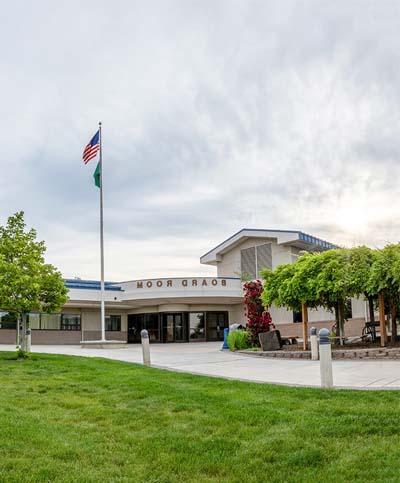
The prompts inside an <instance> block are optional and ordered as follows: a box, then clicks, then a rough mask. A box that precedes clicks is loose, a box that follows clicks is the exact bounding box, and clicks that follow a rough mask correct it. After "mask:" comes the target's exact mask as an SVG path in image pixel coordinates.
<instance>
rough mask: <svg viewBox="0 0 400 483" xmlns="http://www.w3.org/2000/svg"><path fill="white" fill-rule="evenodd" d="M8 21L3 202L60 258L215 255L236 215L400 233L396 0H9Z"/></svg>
mask: <svg viewBox="0 0 400 483" xmlns="http://www.w3.org/2000/svg"><path fill="white" fill-rule="evenodd" d="M5 20H6V21H5V24H4V28H3V29H2V31H1V32H0V40H1V42H2V45H6V46H7V48H6V49H5V51H4V55H3V56H2V60H1V64H2V65H1V67H2V68H1V72H2V76H1V77H0V92H1V94H2V117H1V119H0V128H1V132H2V145H1V148H0V167H1V170H2V174H3V176H2V177H1V178H0V201H1V207H2V208H1V220H2V221H4V220H5V218H6V217H7V216H8V215H9V214H10V213H12V212H15V211H17V210H19V209H24V210H25V211H26V217H27V221H28V223H29V224H30V225H33V226H35V227H37V229H38V232H39V235H40V236H41V237H42V238H44V239H45V240H46V241H47V244H48V247H49V252H48V256H49V260H50V261H52V262H53V263H55V264H56V265H57V266H59V267H60V269H61V270H62V271H63V273H64V274H65V275H68V276H71V275H79V276H81V277H88V278H97V277H98V272H99V269H98V236H97V235H98V190H97V189H96V188H95V187H94V185H93V179H92V173H93V171H94V169H95V162H94V161H93V162H91V163H90V164H89V165H88V166H83V164H82V163H81V160H80V158H81V152H82V149H83V147H84V145H85V144H86V143H87V142H88V140H89V138H90V136H91V135H92V134H93V133H94V131H95V130H96V126H97V121H98V120H100V119H101V120H102V121H103V126H104V176H105V180H104V188H105V230H106V242H107V244H106V247H107V253H106V272H107V278H109V279H115V280H122V279H133V278H139V277H143V276H151V275H154V276H161V275H165V276H171V275H183V274H184V275H189V274H190V273H192V274H197V273H198V274H206V273H212V271H213V268H212V267H206V266H201V265H200V264H199V256H200V255H202V254H203V253H204V252H206V251H208V250H209V249H210V248H212V247H213V246H214V245H216V244H217V243H219V242H221V241H222V240H223V239H225V238H226V237H228V236H229V235H230V234H232V233H233V232H235V231H237V230H238V229H240V228H242V227H254V228H281V229H301V230H303V231H305V232H309V233H312V234H313V235H315V236H320V237H322V238H325V239H328V240H329V241H332V242H335V243H339V244H343V245H352V244H356V243H367V244H369V245H371V246H381V245H382V244H384V243H387V242H390V241H398V238H399V237H398V235H397V233H398V229H397V222H396V221H395V220H396V219H397V218H398V213H397V210H396V205H397V202H396V200H397V198H398V195H399V185H398V182H397V180H398V178H399V176H398V175H399V174H400V173H399V170H400V163H399V154H400V149H399V141H398V140H399V139H400V118H399V114H398V113H399V112H400V110H399V101H400V97H399V93H398V85H399V81H400V78H399V77H400V73H399V70H398V68H397V66H398V65H399V61H400V59H399V56H400V48H399V47H400V45H399V44H400V40H399V38H398V23H399V20H400V8H399V6H398V2H395V1H389V0H388V1H386V2H384V3H380V4H378V3H376V2H369V3H367V2H364V1H352V2H334V3H332V2H327V1H325V0H324V1H321V0H314V1H308V2H297V1H287V2H279V1H245V0H235V1H223V0H220V1H218V2H215V1H203V2H182V1H179V0H171V1H169V2H162V1H161V0H151V1H149V2H146V3H143V2H128V1H122V0H120V1H116V2H113V4H112V5H111V4H110V3H109V2H105V1H101V0H98V1H96V2H91V1H90V2H85V3H84V4H82V3H81V2H77V1H71V2H68V3H65V4H63V5H59V4H54V3H52V2H50V1H45V0H41V1H38V2H35V5H27V4H26V2H24V3H22V2H13V3H12V4H8V5H7V8H6V9H5Z"/></svg>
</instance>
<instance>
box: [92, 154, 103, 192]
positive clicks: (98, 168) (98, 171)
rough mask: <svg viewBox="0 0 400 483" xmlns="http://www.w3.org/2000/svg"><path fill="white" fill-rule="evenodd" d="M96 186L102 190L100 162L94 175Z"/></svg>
mask: <svg viewBox="0 0 400 483" xmlns="http://www.w3.org/2000/svg"><path fill="white" fill-rule="evenodd" d="M93 178H94V184H95V185H96V186H97V187H98V188H100V179H101V170H100V161H99V162H98V163H97V166H96V169H95V172H94V173H93Z"/></svg>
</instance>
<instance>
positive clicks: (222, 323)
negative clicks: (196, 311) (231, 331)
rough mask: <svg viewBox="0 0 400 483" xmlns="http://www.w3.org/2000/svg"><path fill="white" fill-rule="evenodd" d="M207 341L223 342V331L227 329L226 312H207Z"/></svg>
mask: <svg viewBox="0 0 400 483" xmlns="http://www.w3.org/2000/svg"><path fill="white" fill-rule="evenodd" d="M206 318H207V340H224V329H225V328H227V327H228V323H229V321H228V319H229V318H228V312H207V313H206Z"/></svg>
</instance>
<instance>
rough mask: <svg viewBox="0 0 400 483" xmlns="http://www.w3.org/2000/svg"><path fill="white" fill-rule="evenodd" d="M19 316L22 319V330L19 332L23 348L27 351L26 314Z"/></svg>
mask: <svg viewBox="0 0 400 483" xmlns="http://www.w3.org/2000/svg"><path fill="white" fill-rule="evenodd" d="M19 318H20V320H21V330H20V334H19V339H20V346H21V349H22V350H23V351H24V352H26V329H27V327H26V315H25V316H24V314H21V315H19Z"/></svg>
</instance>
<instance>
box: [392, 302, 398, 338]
mask: <svg viewBox="0 0 400 483" xmlns="http://www.w3.org/2000/svg"><path fill="white" fill-rule="evenodd" d="M390 318H391V320H392V336H391V337H390V345H395V344H396V340H397V304H396V303H395V302H390Z"/></svg>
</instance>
